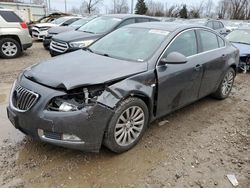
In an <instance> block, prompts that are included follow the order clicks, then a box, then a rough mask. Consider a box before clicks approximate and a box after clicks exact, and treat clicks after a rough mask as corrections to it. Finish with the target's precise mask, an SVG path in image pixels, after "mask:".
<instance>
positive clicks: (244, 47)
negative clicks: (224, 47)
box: [233, 43, 250, 56]
mask: <svg viewBox="0 0 250 188" xmlns="http://www.w3.org/2000/svg"><path fill="white" fill-rule="evenodd" d="M233 45H234V46H235V47H236V48H238V49H239V50H240V56H246V55H250V45H248V44H240V43H233Z"/></svg>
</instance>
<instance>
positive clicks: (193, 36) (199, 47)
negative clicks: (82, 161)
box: [7, 22, 239, 153]
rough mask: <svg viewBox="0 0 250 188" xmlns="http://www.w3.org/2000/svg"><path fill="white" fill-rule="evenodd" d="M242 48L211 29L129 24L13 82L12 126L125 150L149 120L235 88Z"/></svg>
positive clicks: (54, 140)
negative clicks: (237, 47) (239, 48)
mask: <svg viewBox="0 0 250 188" xmlns="http://www.w3.org/2000/svg"><path fill="white" fill-rule="evenodd" d="M238 63H239V51H238V50H237V49H236V48H235V47H234V46H232V45H231V44H230V43H228V42H227V41H226V40H225V39H224V38H223V37H221V36H220V35H219V34H217V32H215V31H213V30H212V29H209V28H206V27H202V26H195V25H182V24H176V23H161V22H151V23H142V24H134V25H129V26H125V27H123V28H120V29H118V30H116V31H114V32H112V33H110V34H108V35H106V36H105V37H103V38H101V39H100V40H98V41H96V42H95V43H94V44H92V45H91V46H90V47H89V48H87V49H84V50H78V51H75V52H72V53H69V54H66V55H63V56H61V57H57V58H54V59H51V60H48V61H46V62H43V63H40V64H37V65H35V66H33V67H31V68H29V69H27V70H25V71H24V72H23V73H22V74H21V75H20V76H19V77H18V79H17V81H16V82H15V83H14V85H13V88H12V91H11V97H10V103H9V107H8V109H7V111H8V117H9V119H10V121H11V122H12V123H13V125H14V126H15V127H16V128H17V129H19V130H21V131H22V132H24V133H25V134H28V135H30V136H32V137H34V138H36V139H38V140H41V141H44V142H48V143H51V144H56V145H59V146H63V147H68V148H73V149H80V150H84V151H99V149H100V147H101V145H102V144H103V145H105V146H106V147H108V148H109V149H110V150H112V151H114V152H117V153H121V152H124V151H127V150H129V149H131V148H132V147H133V146H135V145H136V144H137V143H138V141H139V140H140V138H141V137H142V135H143V133H144V132H145V130H146V128H147V127H148V125H149V123H150V122H152V121H154V120H155V119H157V118H159V117H162V116H164V115H166V114H169V113H171V112H173V111H175V110H177V109H179V108H182V107H184V106H186V105H188V104H190V103H193V102H195V101H197V100H199V99H201V98H203V97H205V96H208V95H213V96H214V97H215V98H217V99H225V98H227V97H228V95H229V94H230V91H231V89H232V86H233V83H234V78H235V75H236V69H237V66H238Z"/></svg>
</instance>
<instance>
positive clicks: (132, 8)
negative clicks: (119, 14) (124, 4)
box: [130, 0, 134, 14]
mask: <svg viewBox="0 0 250 188" xmlns="http://www.w3.org/2000/svg"><path fill="white" fill-rule="evenodd" d="M130 12H131V14H133V13H134V0H131V10H130Z"/></svg>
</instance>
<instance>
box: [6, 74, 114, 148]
mask: <svg viewBox="0 0 250 188" xmlns="http://www.w3.org/2000/svg"><path fill="white" fill-rule="evenodd" d="M17 84H18V85H20V86H21V87H22V88H26V89H27V90H28V91H33V92H36V93H37V94H38V95H39V97H38V99H37V101H36V102H35V104H34V105H33V106H31V108H30V109H28V110H27V111H23V110H20V109H18V108H16V107H15V105H14V104H13V103H12V100H13V92H11V93H12V94H11V97H10V105H9V106H8V107H7V112H8V117H9V120H10V121H11V122H12V124H13V125H14V126H15V127H16V128H17V129H19V130H21V131H22V132H23V133H25V134H27V135H30V136H31V137H33V138H34V139H37V140H41V141H43V142H47V143H51V144H55V145H58V146H63V147H66V148H72V149H78V150H83V151H89V152H97V151H99V149H100V147H101V145H102V140H103V136H104V131H105V129H106V126H107V124H108V122H109V120H110V118H111V117H112V115H113V110H112V109H111V108H108V107H106V106H104V105H102V104H100V103H95V104H93V105H89V106H86V107H84V108H82V109H81V110H77V111H71V112H57V111H49V110H47V106H48V103H49V101H50V100H51V99H52V98H53V97H56V96H60V95H65V94H66V93H65V92H64V91H58V90H54V89H51V88H48V87H45V86H42V85H40V84H37V83H35V82H33V81H30V80H28V79H27V78H25V77H21V78H19V80H18V81H17Z"/></svg>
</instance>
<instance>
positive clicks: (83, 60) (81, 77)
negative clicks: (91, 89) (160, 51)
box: [24, 50, 147, 90]
mask: <svg viewBox="0 0 250 188" xmlns="http://www.w3.org/2000/svg"><path fill="white" fill-rule="evenodd" d="M144 71H147V63H146V62H130V61H125V60H118V59H113V58H110V57H105V56H101V55H97V54H93V53H91V52H86V51H84V50H78V51H75V52H72V53H69V54H65V55H61V56H58V57H56V58H52V59H51V60H48V61H46V62H43V63H40V64H37V65H35V66H33V67H32V68H31V69H30V70H26V71H25V72H24V76H25V77H26V78H28V79H30V80H33V81H35V82H37V83H40V84H43V85H46V86H49V87H53V88H58V89H66V90H71V89H75V88H78V87H82V86H88V85H97V84H103V83H109V82H112V81H115V80H119V79H122V78H126V77H129V76H132V75H135V74H138V73H141V72H144Z"/></svg>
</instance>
